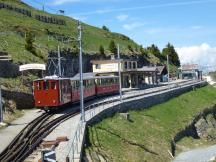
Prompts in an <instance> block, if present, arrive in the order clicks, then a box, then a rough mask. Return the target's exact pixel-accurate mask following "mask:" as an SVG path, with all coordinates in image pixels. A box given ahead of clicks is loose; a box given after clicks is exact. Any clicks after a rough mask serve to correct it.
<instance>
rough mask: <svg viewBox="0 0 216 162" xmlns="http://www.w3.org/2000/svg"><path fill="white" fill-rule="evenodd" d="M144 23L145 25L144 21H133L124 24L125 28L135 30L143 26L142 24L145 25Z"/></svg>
mask: <svg viewBox="0 0 216 162" xmlns="http://www.w3.org/2000/svg"><path fill="white" fill-rule="evenodd" d="M144 25H145V24H144V23H140V22H133V23H130V24H124V25H123V28H124V29H126V30H133V29H136V28H139V27H142V26H144Z"/></svg>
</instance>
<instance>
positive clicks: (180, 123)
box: [86, 86, 216, 162]
mask: <svg viewBox="0 0 216 162" xmlns="http://www.w3.org/2000/svg"><path fill="white" fill-rule="evenodd" d="M215 103H216V89H215V88H213V87H212V86H206V87H203V88H200V89H197V90H196V91H191V92H188V93H186V94H183V95H181V96H179V97H176V98H174V99H171V100H169V101H168V102H165V103H162V104H159V105H156V106H153V107H151V108H149V109H146V110H141V111H130V112H129V113H130V119H131V121H127V120H125V119H123V118H122V117H121V116H120V115H119V114H116V115H115V116H114V117H112V118H107V119H104V120H103V121H102V122H100V123H98V124H96V125H94V126H92V127H90V128H89V129H88V132H89V140H90V144H91V145H90V146H89V147H88V148H87V149H86V153H87V155H88V156H89V155H91V157H92V158H93V161H97V159H98V157H104V158H105V159H107V161H116V162H120V161H129V162H132V161H137V162H138V161H148V162H149V161H151V162H159V161H163V162H168V161H170V160H171V156H170V154H169V153H168V150H170V142H171V140H172V138H173V137H174V135H175V134H176V133H177V132H178V131H180V130H182V129H184V128H185V127H186V126H187V125H188V124H189V123H190V122H191V121H192V119H193V118H194V117H195V116H196V115H197V114H198V113H199V112H201V111H202V110H203V109H205V108H207V107H210V106H213V105H214V104H215ZM96 154H97V156H96Z"/></svg>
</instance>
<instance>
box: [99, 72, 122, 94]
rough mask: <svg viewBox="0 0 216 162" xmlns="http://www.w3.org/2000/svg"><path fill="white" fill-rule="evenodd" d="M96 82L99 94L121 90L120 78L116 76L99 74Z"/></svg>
mask: <svg viewBox="0 0 216 162" xmlns="http://www.w3.org/2000/svg"><path fill="white" fill-rule="evenodd" d="M95 83H96V94H97V95H98V96H101V95H107V94H113V93H118V92H119V79H118V77H116V76H98V77H95Z"/></svg>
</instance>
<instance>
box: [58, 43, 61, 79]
mask: <svg viewBox="0 0 216 162" xmlns="http://www.w3.org/2000/svg"><path fill="white" fill-rule="evenodd" d="M58 71H59V77H61V76H62V72H61V53H60V47H59V46H58Z"/></svg>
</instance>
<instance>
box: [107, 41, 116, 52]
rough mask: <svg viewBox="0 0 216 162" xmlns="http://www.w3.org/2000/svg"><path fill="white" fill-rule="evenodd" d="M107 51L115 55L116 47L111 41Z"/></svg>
mask: <svg viewBox="0 0 216 162" xmlns="http://www.w3.org/2000/svg"><path fill="white" fill-rule="evenodd" d="M109 50H110V52H111V53H113V54H116V53H117V47H116V44H115V42H114V41H113V40H112V41H111V42H110V44H109Z"/></svg>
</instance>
